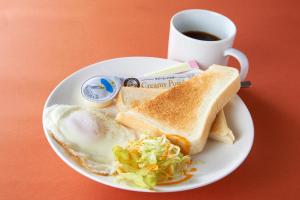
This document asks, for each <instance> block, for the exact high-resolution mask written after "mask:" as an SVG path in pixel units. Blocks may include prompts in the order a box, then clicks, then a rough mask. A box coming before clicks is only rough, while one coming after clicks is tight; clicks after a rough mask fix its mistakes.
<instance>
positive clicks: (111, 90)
mask: <svg viewBox="0 0 300 200" xmlns="http://www.w3.org/2000/svg"><path fill="white" fill-rule="evenodd" d="M120 88H121V80H120V79H119V78H118V77H115V76H95V77H92V78H90V79H88V80H86V81H85V82H84V83H83V84H82V86H81V95H82V97H83V98H84V99H85V100H87V101H90V102H93V103H99V104H101V103H106V102H110V101H112V100H113V99H114V98H115V96H116V95H117V93H118V92H119V90H120Z"/></svg>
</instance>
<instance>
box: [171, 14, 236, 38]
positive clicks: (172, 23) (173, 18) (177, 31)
mask: <svg viewBox="0 0 300 200" xmlns="http://www.w3.org/2000/svg"><path fill="white" fill-rule="evenodd" d="M191 11H197V12H205V13H209V14H213V15H218V16H221V17H223V18H225V19H226V20H228V21H229V22H230V23H231V24H232V25H233V28H234V30H233V34H232V35H230V36H229V37H226V38H223V39H220V40H215V41H206V40H198V39H194V38H191V37H188V36H186V35H184V34H183V33H182V32H180V31H179V30H178V29H177V28H176V27H175V25H174V20H175V17H176V16H178V15H180V14H182V13H185V12H191ZM170 24H171V26H172V27H173V29H174V30H175V32H176V33H177V34H180V35H181V36H183V37H184V38H186V39H189V40H192V41H194V42H199V43H214V44H216V43H222V42H227V41H228V40H231V39H232V38H233V37H234V36H235V35H236V31H237V28H236V25H235V23H234V22H233V21H232V20H231V19H229V18H228V17H226V16H225V15H223V14H221V13H218V12H215V11H212V10H205V9H186V10H181V11H179V12H177V13H175V14H174V15H173V16H172V17H171V21H170Z"/></svg>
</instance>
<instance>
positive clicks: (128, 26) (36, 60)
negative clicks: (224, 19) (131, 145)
mask: <svg viewBox="0 0 300 200" xmlns="http://www.w3.org/2000/svg"><path fill="white" fill-rule="evenodd" d="M188 8H201V9H210V10H214V11H217V12H220V13H223V14H224V15H226V16H228V17H229V18H231V19H232V20H233V21H234V22H235V23H236V25H237V27H238V34H237V38H236V42H235V47H236V48H238V49H240V50H242V51H244V52H245V53H246V54H247V55H248V57H249V60H250V72H249V75H248V79H249V80H251V81H252V83H253V87H252V88H250V89H243V90H241V91H240V92H239V95H240V96H241V97H242V99H243V100H244V101H245V103H246V104H247V106H248V107H249V109H250V111H251V113H252V116H253V119H254V125H255V141H254V146H253V149H252V151H251V153H250V155H249V157H248V158H247V160H246V161H245V162H244V163H243V164H242V165H241V166H240V167H239V168H238V169H237V170H236V171H235V172H233V173H232V174H231V175H230V176H228V177H226V178H224V179H222V180H221V181H218V182H217V183H214V184H211V185H209V186H206V187H203V188H199V189H195V190H191V191H186V192H178V193H173V194H143V193H133V192H128V191H122V190H118V189H114V188H110V187H108V186H105V185H101V184H98V183H96V182H93V181H91V180H89V179H87V178H85V177H83V176H81V175H79V174H78V173H76V172H75V171H73V170H72V169H70V168H69V167H68V166H67V165H65V164H64V163H63V162H62V161H61V160H60V159H59V158H58V157H57V156H56V154H55V153H54V152H53V150H52V149H51V148H50V146H49V144H48V143H47V141H46V139H45V137H44V133H43V130H42V123H41V118H42V109H43V104H44V102H45V100H46V98H47V96H48V95H49V93H50V91H51V90H52V89H53V88H54V87H55V86H56V84H58V82H60V81H61V80H62V79H64V78H65V77H66V76H68V75H69V74H70V73H72V72H74V71H76V70H78V69H80V68H82V67H84V66H86V65H89V64H92V63H95V62H97V61H101V60H104V59H109V58H115V57H124V56H139V55H141V56H155V57H166V53H167V39H168V29H169V20H170V17H171V16H172V15H173V14H174V13H175V12H177V11H179V10H183V9H188ZM299 9H300V3H299V1H296V0H294V1H293V0H285V1H282V0H281V1H279V0H265V1H261V0H252V1H238V0H228V1H225V0H220V1H209V0H202V1H199V0H190V1H180V0H173V1H166V0H164V1H162V0H152V1H146V0H126V1H125V0H124V1H121V0H120V1H117V0H109V1H104V0H102V1H100V0H64V1H58V0H52V1H46V0H44V1H43V0H39V1H38V0H22V1H10V0H0V94H1V98H0V128H1V129H0V199H1V200H2V199H3V200H10V199H56V200H59V199H111V200H114V199H121V198H122V199H130V200H134V199H156V200H159V199H173V200H181V199H192V198H193V199H230V200H234V199H251V200H253V199H300V195H299V191H300V184H299V178H300V176H299V175H298V174H299V168H300V159H299V158H300V156H299V152H300V151H299V147H300V134H299V130H300V126H299V113H300V109H299V108H300V106H299V99H300V95H299V94H300V93H299V91H300V90H299V87H300V81H299V73H300V67H299V63H300V51H299V49H300V48H299V45H300V29H299V24H300V15H299ZM231 64H232V65H233V66H235V65H236V64H237V63H236V62H235V61H231Z"/></svg>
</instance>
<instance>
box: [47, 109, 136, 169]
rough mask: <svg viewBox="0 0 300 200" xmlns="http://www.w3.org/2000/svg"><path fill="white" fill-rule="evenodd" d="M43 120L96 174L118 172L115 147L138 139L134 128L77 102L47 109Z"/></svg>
mask: <svg viewBox="0 0 300 200" xmlns="http://www.w3.org/2000/svg"><path fill="white" fill-rule="evenodd" d="M43 121H44V124H45V127H46V129H47V130H48V132H49V134H51V135H52V137H53V138H54V139H55V140H56V141H57V142H58V143H59V144H60V145H61V146H62V147H63V148H64V149H65V150H66V151H67V152H68V153H69V154H71V155H72V156H74V157H75V158H76V159H77V161H80V162H79V163H80V164H82V165H83V166H84V167H86V168H87V169H88V170H90V171H91V172H93V173H97V174H101V175H109V174H113V173H114V172H115V167H116V166H115V161H114V157H113V152H112V148H113V147H114V146H115V145H120V146H123V147H124V146H126V145H127V143H128V141H130V140H134V139H136V135H135V133H134V132H133V131H131V130H129V129H127V128H126V127H124V126H122V125H120V124H118V123H117V122H116V121H115V120H114V119H112V118H110V117H109V116H107V115H106V114H105V113H103V112H102V111H101V110H100V109H95V108H93V109H91V108H83V107H80V106H75V105H53V106H51V107H48V108H46V110H45V113H44V117H43Z"/></svg>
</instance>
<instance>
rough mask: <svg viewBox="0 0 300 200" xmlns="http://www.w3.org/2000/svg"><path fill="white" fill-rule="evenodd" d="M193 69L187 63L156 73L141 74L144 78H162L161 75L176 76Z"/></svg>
mask: <svg viewBox="0 0 300 200" xmlns="http://www.w3.org/2000/svg"><path fill="white" fill-rule="evenodd" d="M191 69H193V68H192V67H191V66H190V65H188V64H187V63H181V64H179V65H175V66H171V67H167V68H164V69H161V70H158V71H154V72H149V73H146V74H143V76H144V77H146V76H163V75H169V74H176V73H180V72H184V71H188V70H191Z"/></svg>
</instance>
